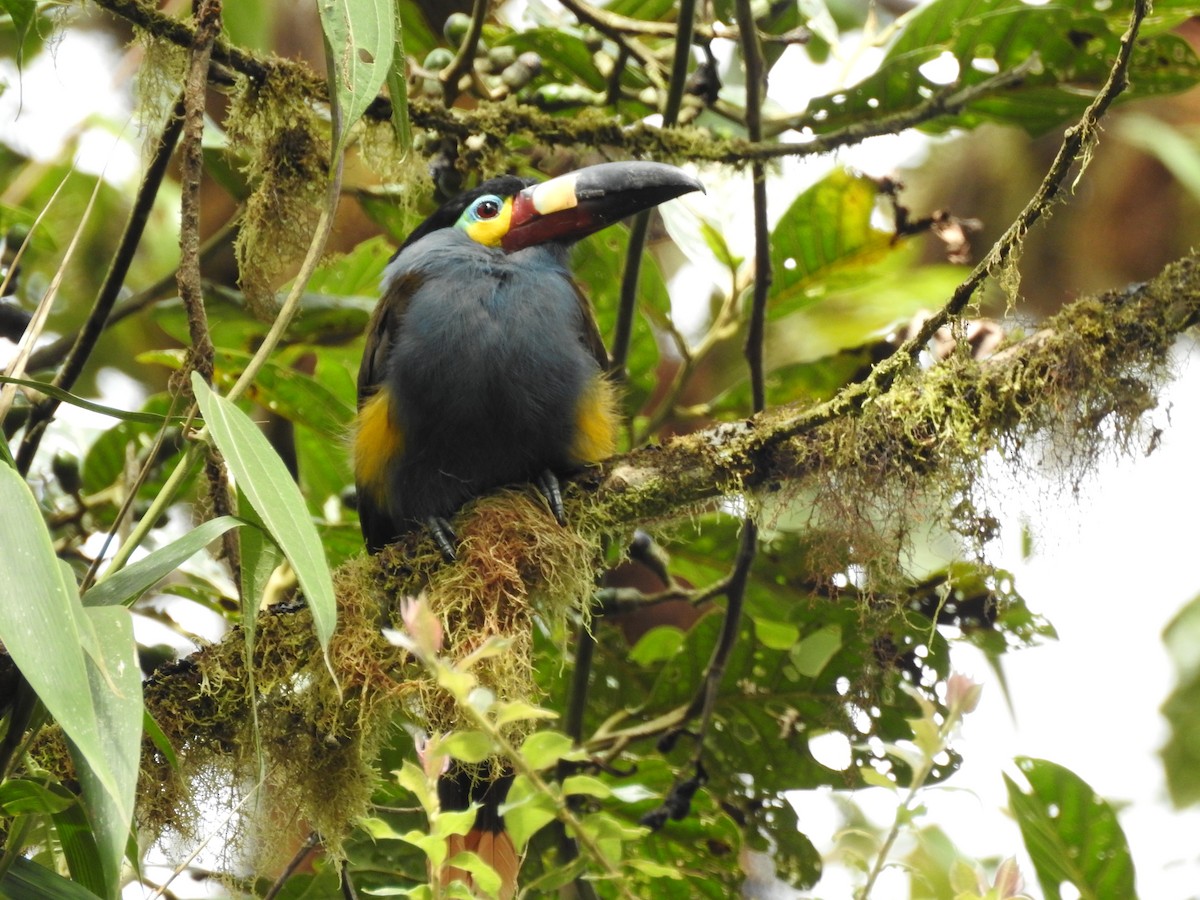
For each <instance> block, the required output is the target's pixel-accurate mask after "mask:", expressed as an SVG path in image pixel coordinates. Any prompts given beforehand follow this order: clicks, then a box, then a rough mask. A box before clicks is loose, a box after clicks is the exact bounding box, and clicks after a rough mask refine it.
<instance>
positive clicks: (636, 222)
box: [572, 0, 696, 381]
mask: <svg viewBox="0 0 1200 900" xmlns="http://www.w3.org/2000/svg"><path fill="white" fill-rule="evenodd" d="M579 5H580V6H582V4H579ZM572 11H573V12H575V10H572ZM575 14H576V15H579V13H578V12H576V13H575ZM695 18H696V0H684V2H682V3H681V4H680V8H679V22H680V24H679V28H678V31H677V33H676V39H675V56H674V58H673V61H672V63H671V81H670V84H669V85H668V86H667V102H666V105H665V106H664V108H663V127H664V128H674V127H675V125H676V123H677V122H678V121H679V110H680V108H681V107H682V105H683V90H684V87H685V86H686V84H687V70H688V60H689V59H690V57H691V53H692V39H691V35H692V26H693V25H694V24H695ZM649 231H650V210H646V211H645V212H641V213H638V214H637V215H636V216H634V217H633V224H632V225H631V226H630V228H629V244H628V246H627V247H626V250H625V268H624V270H623V271H622V273H621V299H620V304H619V306H618V307H617V324H616V328H615V330H614V333H613V349H612V362H611V363H610V365H609V371H610V372H612V373H613V374H614V375H615V376H616V377H617V379H618V380H621V381H624V380H625V377H626V371H625V369H626V366H627V364H628V361H629V346H630V343H631V341H632V340H633V318H634V316H635V315H636V313H637V289H638V282H639V280H640V279H641V274H642V254H643V253H644V252H645V249H646V235H647V234H648V233H649Z"/></svg>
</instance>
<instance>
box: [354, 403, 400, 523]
mask: <svg viewBox="0 0 1200 900" xmlns="http://www.w3.org/2000/svg"><path fill="white" fill-rule="evenodd" d="M403 452H404V435H403V434H401V433H400V428H399V426H397V424H396V422H395V420H393V419H392V397H391V394H389V393H388V391H387V388H380V389H379V391H378V392H377V393H376V394H375V396H374V397H372V398H371V399H370V400H368V401H367V402H366V405H365V406H363V408H362V409H360V410H359V411H358V427H357V428H356V429H355V433H354V478H355V480H356V481H357V482H358V484H359V489H360V490H363V489H365V490H367V491H368V492H370V495H371V499H372V500H374V501H375V502H376V504H378V505H379V506H384V505H386V502H387V492H388V477H387V472H388V465H389V463H391V462H392V460H394V459H395V458H396V457H397V456H399V455H400V454H401V453H403Z"/></svg>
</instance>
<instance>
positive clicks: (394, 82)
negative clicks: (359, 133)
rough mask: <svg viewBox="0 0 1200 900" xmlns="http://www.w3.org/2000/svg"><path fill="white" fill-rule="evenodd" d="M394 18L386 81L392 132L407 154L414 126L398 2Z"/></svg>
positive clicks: (394, 9) (393, 11)
mask: <svg viewBox="0 0 1200 900" xmlns="http://www.w3.org/2000/svg"><path fill="white" fill-rule="evenodd" d="M392 19H393V22H392V33H393V34H394V35H395V38H394V43H393V45H392V61H391V64H390V65H389V66H388V69H387V79H386V81H387V87H388V97H390V98H391V101H392V132H393V133H394V134H395V136H396V144H397V145H398V146H399V148H400V151H401V153H403V154H407V153H408V151H409V150H411V149H412V127H411V126H410V124H409V121H408V78H407V77H406V74H407V73H406V69H407V67H408V61H407V59H406V58H405V55H404V23H403V22H402V21H401V20H400V7H399V5H398V4H397V5H395V6H394V7H393V9H392Z"/></svg>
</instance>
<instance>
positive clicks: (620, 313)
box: [608, 210, 650, 381]
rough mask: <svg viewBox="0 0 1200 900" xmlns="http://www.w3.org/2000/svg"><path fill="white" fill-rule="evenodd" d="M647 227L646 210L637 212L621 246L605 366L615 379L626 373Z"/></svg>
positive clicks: (622, 379)
mask: <svg viewBox="0 0 1200 900" xmlns="http://www.w3.org/2000/svg"><path fill="white" fill-rule="evenodd" d="M649 230H650V211H649V210H646V211H645V212H640V213H638V214H637V215H636V216H634V217H633V221H632V222H631V223H630V225H629V243H628V244H627V245H626V247H625V267H624V269H623V270H622V271H621V299H620V301H619V302H618V305H617V322H616V326H615V327H614V329H613V340H612V361H611V362H610V363H609V366H608V370H609V371H610V372H611V373H612V374H613V376H614V377H615V378H616V379H617V380H618V381H625V379H626V378H627V377H628V373H627V372H626V368H627V367H628V365H629V347H630V344H631V343H632V341H633V319H634V316H635V315H637V296H638V290H637V289H638V282H639V281H640V280H641V274H642V253H644V252H645V250H646V234H647V233H648V232H649Z"/></svg>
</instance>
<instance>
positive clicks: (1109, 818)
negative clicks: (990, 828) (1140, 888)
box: [1004, 757, 1137, 900]
mask: <svg viewBox="0 0 1200 900" xmlns="http://www.w3.org/2000/svg"><path fill="white" fill-rule="evenodd" d="M1016 762H1017V767H1018V768H1019V769H1020V770H1021V774H1023V775H1024V776H1025V779H1026V781H1028V782H1029V787H1030V791H1029V792H1028V793H1026V792H1025V791H1023V790H1022V789H1021V788H1020V786H1018V785H1017V783H1016V782H1015V781H1013V779H1011V778H1010V777H1008V775H1005V776H1004V783H1005V784H1006V785H1007V787H1008V803H1009V806H1010V808H1011V809H1012V812H1013V815H1014V816H1015V817H1016V820H1017V824H1018V825H1019V826H1020V827H1021V836H1022V838H1024V840H1025V849H1026V850H1028V851H1029V857H1030V859H1032V860H1033V865H1034V868H1035V869H1036V870H1037V875H1038V881H1040V882H1041V885H1042V890H1043V892H1044V893H1045V895H1046V900H1059V898H1061V897H1062V891H1061V888H1062V886H1063V885H1064V884H1070V885H1072V886H1074V887H1075V889H1076V890H1078V892H1079V896H1080V897H1082V898H1084V900H1103V898H1106V897H1121V898H1124V900H1135V898H1136V897H1137V893H1136V892H1135V891H1134V877H1133V859H1132V857H1131V856H1130V855H1129V844H1128V842H1127V841H1126V840H1125V833H1124V832H1123V831H1122V830H1121V826H1120V824H1119V823H1118V822H1117V814H1116V812H1114V811H1113V808H1112V807H1111V806H1110V805H1109V804H1108V803H1107V802H1106V801H1105V800H1104V798H1102V797H1100V796H1098V795H1097V794H1096V793H1095V792H1094V791H1093V790H1092V789H1091V787H1089V786H1088V785H1087V783H1086V782H1084V780H1083V779H1082V778H1080V777H1079V776H1078V775H1076V774H1075V773H1074V772H1072V771H1070V770H1069V769H1065V768H1063V767H1062V766H1060V765H1058V764H1056V763H1052V762H1049V761H1047V760H1044V759H1031V758H1029V757H1018V758H1017V760H1016Z"/></svg>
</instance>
